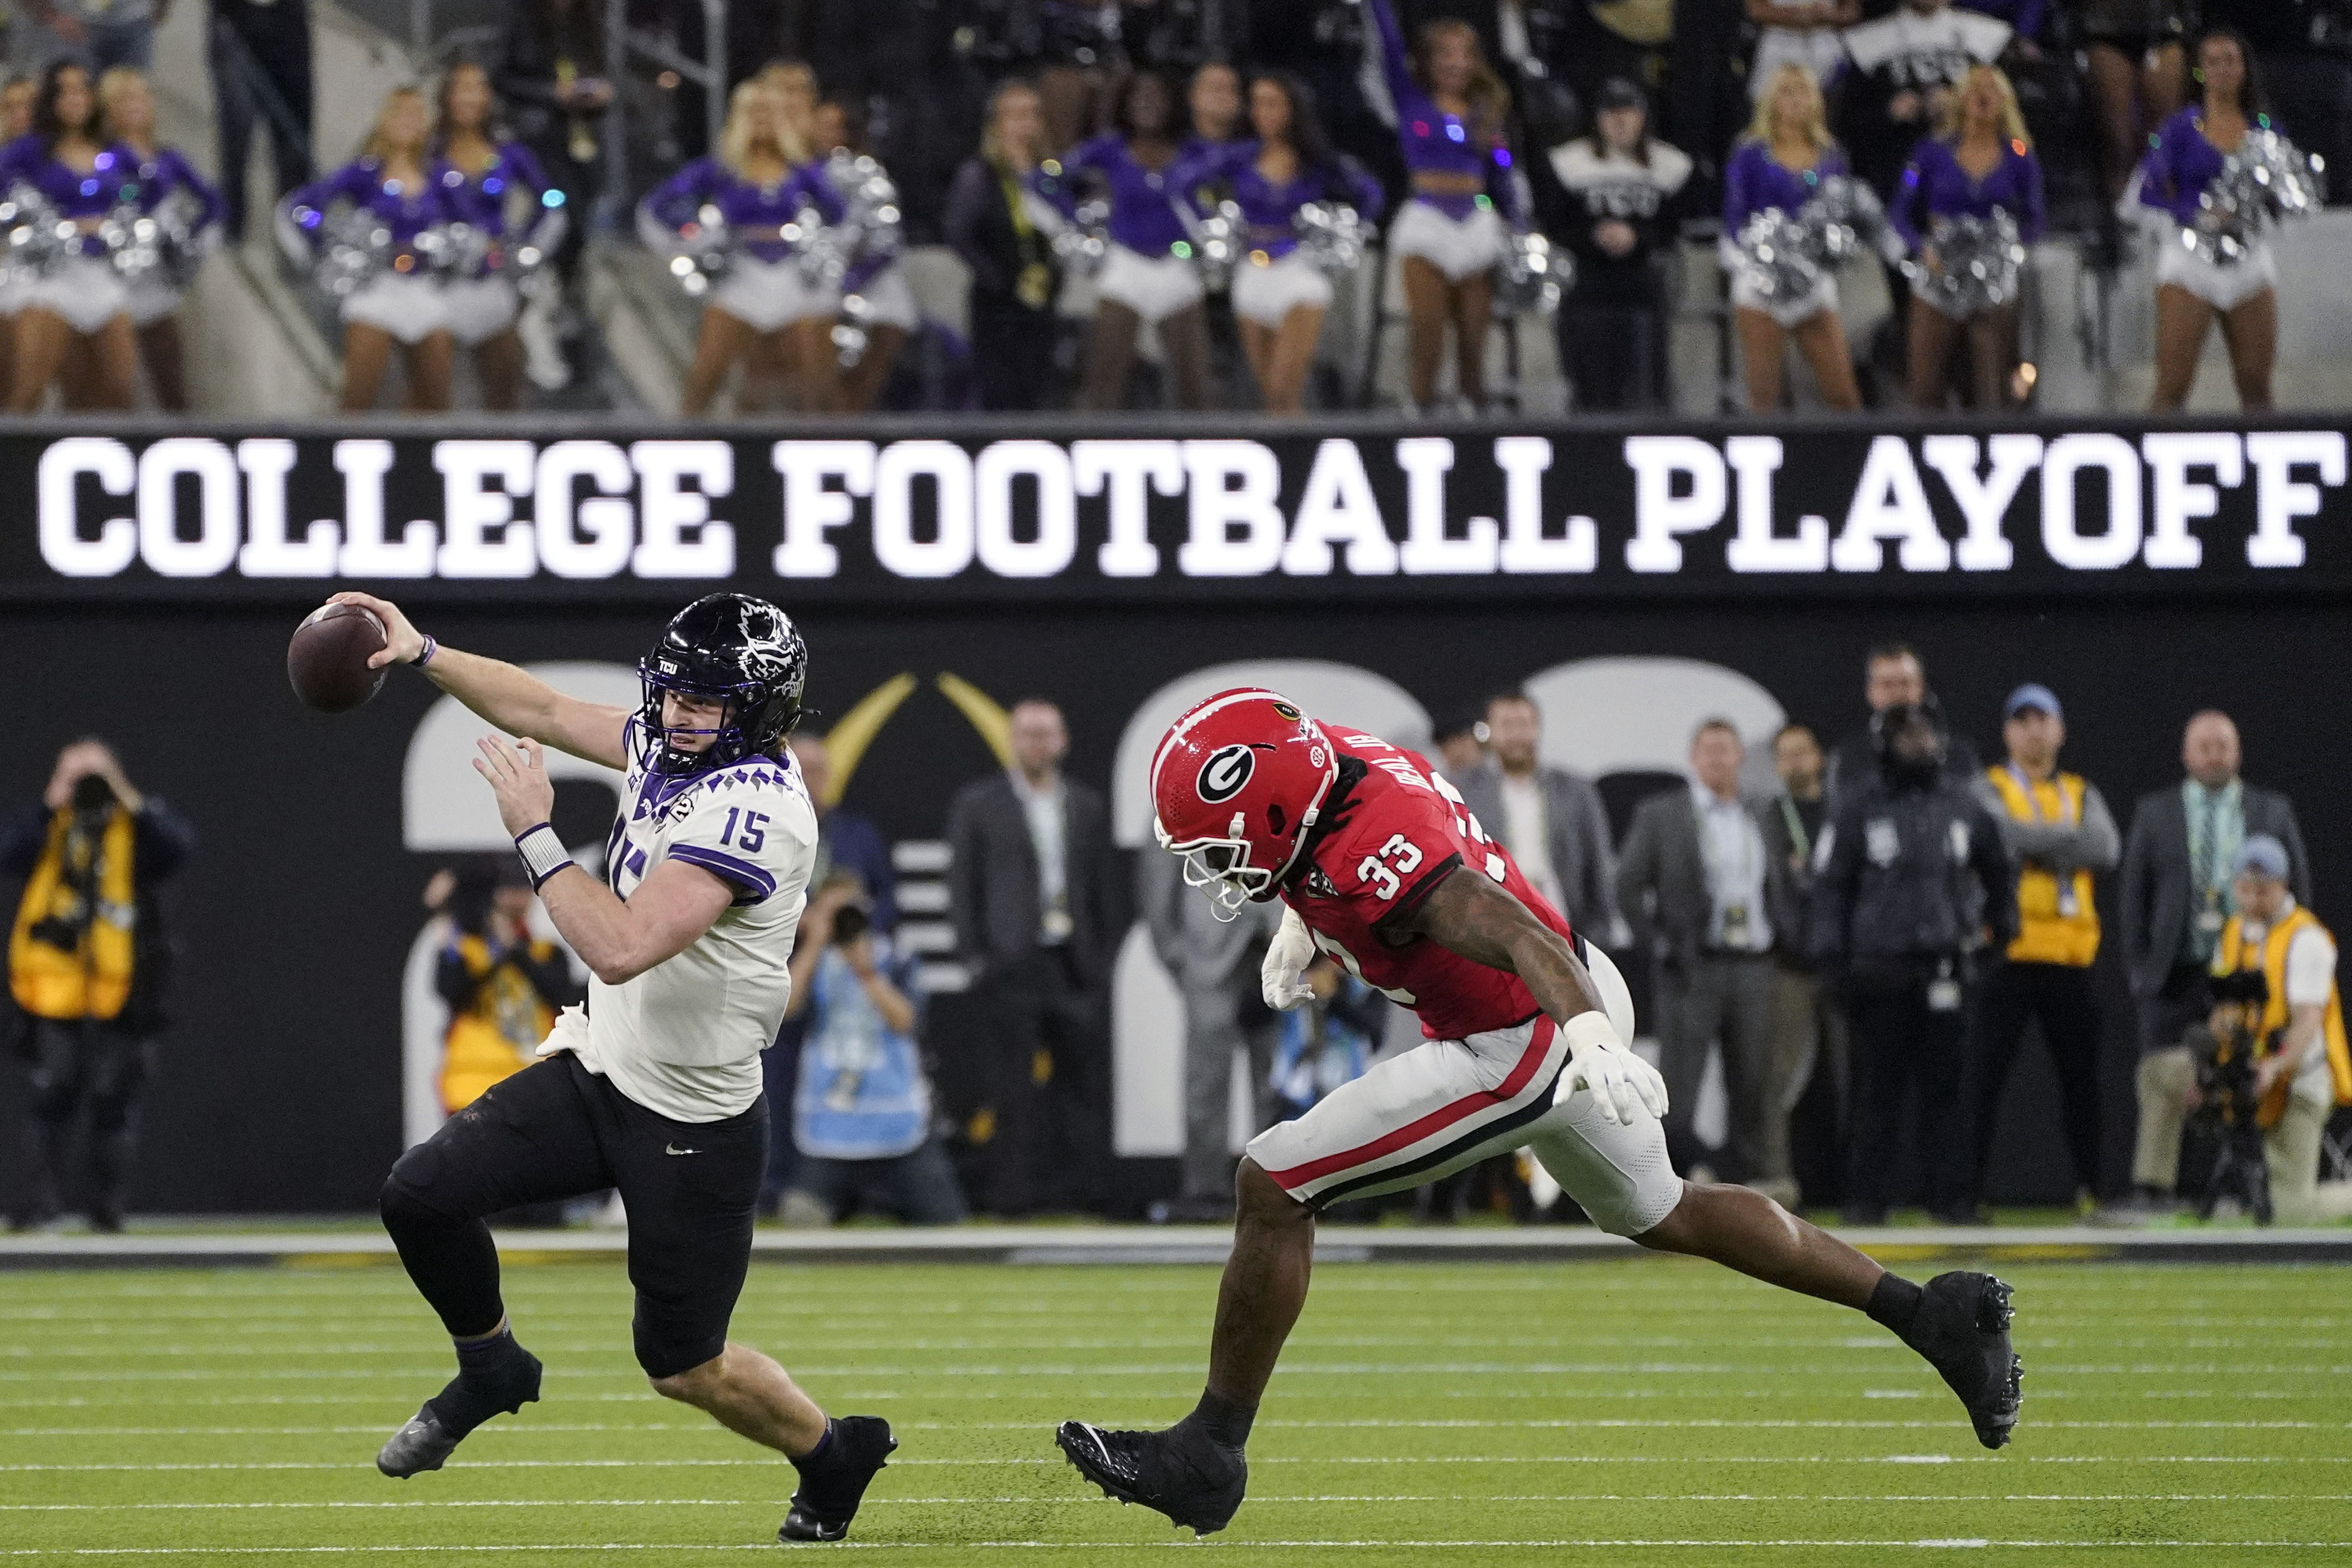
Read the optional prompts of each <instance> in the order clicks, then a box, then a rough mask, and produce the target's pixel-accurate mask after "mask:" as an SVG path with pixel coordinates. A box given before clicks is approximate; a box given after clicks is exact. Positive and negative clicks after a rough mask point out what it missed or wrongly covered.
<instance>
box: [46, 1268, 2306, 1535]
mask: <svg viewBox="0 0 2352 1568" xmlns="http://www.w3.org/2000/svg"><path fill="white" fill-rule="evenodd" d="M2003 1272H2004V1274H2005V1275H2006V1277H2008V1278H2009V1279H2011V1281H2013V1282H2014V1283H2015V1284H2016V1286H2017V1288H2018V1289H2017V1305H2018V1330H2017V1332H2018V1343H2019V1348H2020V1349H2021V1351H2022V1352H2023V1353H2024V1355H2025V1358H2026V1383H2025V1393H2026V1403H2025V1420H2024V1424H2023V1425H2022V1426H2021V1427H2020V1429H2019V1437H2018V1440H2017V1442H2016V1443H2015V1444H2014V1445H2013V1446H2012V1447H2011V1448H2009V1449H2008V1450H2006V1451H2005V1452H2003V1453H2001V1454H2000V1455H1998V1456H1994V1455H1989V1454H1987V1453H1985V1452H1984V1451H1983V1450H1982V1449H1980V1448H1978V1447H1977V1445H1976V1443H1975V1440H1974V1439H1973V1437H1971V1436H1970V1435H1969V1430H1968V1428H1967V1426H1966V1425H1965V1423H1964V1422H1963V1421H1962V1420H1961V1418H1960V1415H1959V1410H1958V1405H1957V1404H1956V1403H1955V1402H1953V1401H1952V1400H1951V1399H1950V1397H1949V1396H1948V1395H1947V1394H1946V1393H1945V1392H1944V1390H1943V1388H1942V1387H1941V1385H1938V1384H1937V1382H1936V1380H1935V1378H1934V1376H1933V1375H1932V1374H1930V1373H1929V1372H1928V1371H1927V1368H1926V1366H1925V1365H1924V1364H1921V1363H1920V1362H1918V1361H1917V1360H1916V1359H1915V1358H1914V1357H1913V1356H1912V1355H1911V1354H1910V1353H1909V1352H1907V1351H1906V1350H1904V1349H1902V1348H1901V1347H1900V1346H1898V1345H1897V1344H1895V1342H1894V1340H1893V1339H1892V1338H1891V1337H1890V1336H1888V1335H1886V1334H1885V1333H1881V1332H1880V1331H1879V1330H1877V1329H1876V1328H1874V1326H1872V1325H1871V1324H1870V1323H1869V1322H1867V1321H1865V1320H1864V1319H1863V1318H1862V1317H1860V1316H1859V1315H1858V1314H1853V1313H1846V1312H1838V1311H1835V1310H1833V1309H1832V1308H1829V1307H1825V1306H1820V1305H1817V1304H1815V1303H1812V1302H1809V1301H1800V1300H1798V1299H1796V1298H1794V1297H1790V1296H1786V1295H1782V1294H1780V1293H1777V1292H1775V1291H1769V1290H1767V1289H1765V1288H1763V1287H1761V1286H1758V1285H1753V1284H1750V1283H1748V1282H1746V1281H1741V1280H1738V1279H1737V1278H1735V1277H1733V1276H1731V1275H1729V1274H1727V1273H1723V1272H1720V1271H1717V1270H1711V1269H1709V1268H1707V1267H1706V1266H1703V1265H1699V1264H1695V1263H1687V1262H1684V1261H1680V1260H1646V1259H1645V1260H1631V1261H1626V1262H1622V1263H1583V1264H1549V1265H1524V1266H1509V1265H1475V1266H1474V1265H1429V1266H1375V1265H1368V1264H1330V1265H1327V1266H1326V1267H1325V1268H1324V1269H1323V1270H1321V1271H1320V1272H1319V1273H1318V1277H1317V1280H1316V1285H1315V1291H1314V1295H1313V1297H1312V1299H1311V1300H1310V1301H1308V1303H1307V1315H1306V1317H1305V1318H1304V1319H1303V1320H1302V1322H1300V1324H1299V1328H1298V1332H1297V1335H1296V1337H1294V1338H1293V1340H1292V1341H1291V1344H1290V1351H1289V1355H1288V1359H1287V1360H1286V1362H1285V1363H1284V1364H1283V1367H1282V1369H1281V1371H1280V1372H1279V1373H1278V1374H1277V1375H1276V1379H1275V1383H1274V1386H1273V1389H1272V1390H1271V1392H1270V1393H1269V1395H1268V1397H1267V1399H1266V1403H1265V1407H1264V1409H1263V1410H1262V1412H1261V1415H1260V1418H1259V1421H1258V1427H1257V1433H1256V1437H1255V1440H1254V1442H1253V1445H1252V1451H1251V1486H1252V1493H1251V1497H1250V1500H1249V1501H1248V1502H1246V1503H1244V1505H1243V1508H1242V1511H1241V1513H1240V1515H1239V1517H1238V1518H1237V1519H1236V1520H1235V1521H1234V1525H1233V1527H1232V1528H1231V1529H1229V1530H1227V1531H1224V1532H1223V1534H1222V1535H1219V1536H1213V1537H1211V1538H1210V1539H1209V1541H1208V1542H1203V1543H1202V1544H1201V1545H1199V1546H1195V1545H1193V1544H1192V1536H1191V1535H1190V1534H1189V1532H1183V1533H1180V1532H1178V1531H1174V1530H1173V1529H1171V1528H1170V1527H1168V1526H1166V1525H1165V1524H1164V1522H1163V1521H1160V1519H1159V1517H1158V1516H1157V1515H1155V1514H1150V1513H1147V1512H1145V1511H1142V1510H1140V1509H1133V1508H1128V1509H1122V1508H1119V1507H1118V1506H1117V1505H1115V1504H1112V1503H1108V1502H1106V1501H1104V1500H1102V1499H1101V1498H1100V1497H1099V1496H1098V1495H1097V1493H1095V1492H1094V1491H1093V1490H1092V1489H1090V1488H1087V1487H1086V1486H1084V1485H1083V1484H1082V1483H1081V1482H1080V1481H1079V1479H1078V1478H1077V1476H1076V1473H1075V1472H1074V1471H1072V1470H1070V1469H1068V1468H1067V1467H1066V1465H1065V1464H1064V1463H1063V1462H1062V1461H1061V1458H1060V1457H1059V1455H1058V1454H1056V1453H1055V1450H1054V1448H1053V1444H1052V1440H1051V1438H1052V1429H1053V1426H1054V1423H1055V1421H1056V1420H1058V1419H1060V1418H1062V1417H1064V1416H1085V1417H1087V1418H1088V1419H1092V1420H1097V1421H1104V1422H1109V1423H1114V1424H1150V1425H1158V1424H1161V1423H1164V1422H1166V1421H1168V1420H1171V1419H1172V1418H1173V1417H1175V1416H1179V1415H1181V1414H1182V1413H1183V1412H1184V1411H1185V1410H1187V1409H1189V1408H1190V1407H1191V1406H1192V1400H1193V1398H1194V1397H1195V1396H1196V1395H1197V1393H1198V1391H1199V1388H1200V1383H1201V1365H1202V1347H1203V1343H1204V1337H1205V1334H1206V1330H1207V1323H1208V1316H1209V1308H1210V1303H1211V1301H1212V1298H1213V1292H1214V1291H1215V1284H1216V1277H1215V1274H1214V1271H1213V1270H1207V1269H1201V1268H1177V1267H1166V1268H1140V1269H1129V1268H1119V1269H1113V1268H1068V1269H1045V1268H983V1267H970V1266H964V1267H953V1266H950V1267H931V1268H919V1267H883V1266H876V1267H850V1266H831V1267H818V1268H805V1269H797V1270H794V1269H786V1268H782V1267H776V1266H770V1265H761V1266H755V1267H754V1269H753V1271H752V1275H751V1285H750V1287H749V1289H748V1290H747V1291H746V1292H745V1295H744V1300H743V1304H742V1307H741V1309H740V1312H738V1314H737V1318H736V1334H737V1337H738V1338H740V1339H742V1340H745V1341H747V1342H749V1343H753V1344H756V1345H759V1346H761V1348H763V1349H766V1350H769V1351H772V1352H773V1353H775V1354H778V1355H779V1356H781V1357H782V1359H783V1360H784V1361H785V1363H786V1364H788V1365H790V1366H792V1367H793V1370H794V1371H795V1372H796V1373H798V1374H799V1375H801V1376H802V1378H803V1381H804V1382H805V1383H806V1385H807V1386H808V1387H809V1389H810V1390H811V1392H813V1393H814V1395H816V1396H817V1397H818V1398H819V1399H820V1400H821V1401H823V1402H824V1404H825V1405H826V1406H828V1407H829V1408H830V1409H832V1410H834V1411H835V1412H847V1411H868V1412H874V1413H877V1414H880V1415H884V1416H888V1417H889V1418H890V1419H891V1421H892V1422H893V1423H894V1424H895V1425H896V1427H897V1428H898V1435H899V1439H900V1444H901V1447H900V1449H899V1457H898V1460H897V1461H896V1462H895V1463H894V1464H893V1465H892V1467H891V1468H890V1469H888V1470H887V1471H885V1472H884V1473H883V1475H882V1477H881V1478H880V1479H878V1480H877V1483H876V1486H875V1490H873V1491H872V1492H871V1493H869V1494H868V1499H867V1502H866V1511H865V1512H864V1513H863V1514H861V1515H860V1517H859V1519H858V1521H857V1525H856V1531H855V1532H854V1535H853V1539H852V1543H851V1544H852V1545H853V1546H854V1547H856V1548H860V1549H861V1550H856V1551H855V1552H853V1553H852V1554H851V1555H852V1559H853V1560H854V1561H856V1562H859V1563H907V1564H925V1565H944V1564H950V1563H1004V1562H1006V1561H1007V1560H1010V1559H1018V1558H1028V1559H1034V1560H1037V1561H1040V1562H1048V1563H1136V1562H1147V1563H1148V1562H1150V1561H1153V1560H1154V1554H1156V1553H1158V1552H1162V1551H1164V1550H1167V1549H1171V1548H1173V1549H1175V1550H1181V1551H1195V1550H1207V1551H1212V1552H1216V1553H1217V1560H1218V1561H1219V1562H1223V1563H1234V1564H1236V1565H1240V1564H1245V1563H1246V1564H1256V1563H1267V1564H1272V1563H1280V1564H1285V1565H1305V1564H1327V1563H1476V1564H1501V1563H1543V1564H1547V1565H1559V1568H1566V1565H1570V1564H1578V1563H1608V1564H1611V1565H1612V1568H1622V1565H1626V1564H1634V1563H1678V1564H1690V1563H1741V1564H1748V1563H1756V1564H1776V1563H1806V1564H1813V1563H1832V1564H1863V1563H1885V1562H1887V1561H1890V1560H1893V1559H1903V1560H1916V1559H1917V1558H1919V1557H1921V1556H1922V1555H1924V1554H1925V1553H1924V1552H1922V1550H1921V1549H1922V1548H1976V1549H1977V1550H1975V1551H1974V1552H1969V1553H1968V1554H1967V1555H1968V1560H1969V1561H1975V1562H1984V1561H1987V1560H2001V1561H2012V1562H2019V1563H2036V1564H2055V1563H2078V1562H2079V1563H2100V1564H2115V1565H2121V1564H2126V1563H2168V1564H2179V1565H2183V1568H2186V1565H2187V1564H2190V1563H2195V1564H2199V1565H2200V1568H2203V1565H2205V1564H2215V1565H2222V1564H2236V1563H2272V1562H2292V1563H2352V1302H2347V1291H2352V1270H2344V1269H2334V1270H2331V1269H2326V1268H2307V1269H2300V1268H2284V1267H2271V1268H2263V1267H2240V1268H2189V1267H2170V1268H2167V1267H2147V1268H2135V1267H2124V1266H2119V1265H2100V1264H2064V1263H2041V1264H2031V1265H2018V1266H2015V1267H2012V1268H2009V1269H2005V1270H2003ZM509 1304H510V1305H511V1307H512V1309H513V1311H514V1315H515V1318H516V1321H517V1323H518V1326H519V1328H520V1333H521V1336H522V1339H523V1341H524V1343H527V1344H529V1345H530V1347H531V1348H532V1349H534V1350H535V1351H537V1352H538V1353H539V1354H540V1355H541V1357H542V1358H543V1359H544V1360H545V1361H546V1363H547V1369H548V1378H547V1394H546V1397H545V1399H544V1400H543V1401H542V1402H541V1404H539V1405H536V1406H531V1407H530V1408H529V1409H528V1410H527V1411H526V1412H525V1414H524V1415H522V1416H520V1417H519V1418H504V1417H502V1418H500V1419H499V1420H498V1421H495V1422H493V1423H491V1425H490V1426H488V1427H485V1428H483V1429H482V1430H481V1431H479V1432H478V1433H477V1434H475V1436H474V1437H472V1438H471V1439H469V1440H468V1442H467V1445H466V1446H465V1448H462V1449H460V1450H459V1452H458V1454H457V1458H455V1459H454V1460H453V1461H452V1462H451V1466H450V1468H449V1469H446V1470H443V1471H441V1472H440V1473H438V1474H435V1475H426V1476H420V1477H418V1478H417V1479H414V1480H410V1481H406V1482H394V1481H389V1480H386V1479H383V1477H381V1476H379V1475H377V1474H376V1472H375V1470H374V1468H373V1463H372V1460H373V1456H374V1454H375V1450H376V1447H377V1445H378V1443H379V1442H380V1441H381V1439H382V1438H383V1436H384V1434H385V1433H386V1432H388V1431H389V1430H390V1429H391V1428H393V1427H395V1426H397V1425H398V1424H399V1423H400V1422H401V1421H402V1420H403V1419H404V1418H405V1417H406V1416H408V1415H409V1414H410V1413H411V1412H412V1411H413V1410H414V1409H415V1406H416V1405H417V1403H418V1402H419V1400H421V1399H422V1398H423V1397H424V1396H425V1395H427V1394H430V1393H432V1392H433V1391H434V1390H435V1389H436V1388H437V1387H438V1386H439V1385H440V1384H441V1382H442V1381H443V1380H444V1378H445V1377H446V1375H447V1374H448V1371H449V1364H448V1353H447V1346H446V1341H444V1340H442V1339H441V1338H440V1337H439V1335H438V1334H437V1333H436V1325H435V1324H434V1323H433V1322H432V1320H431V1318H430V1317H429V1315H428V1314H427V1313H426V1312H425V1310H424V1308H423V1306H422V1305H421V1304H420V1303H419V1302H418V1301H416V1299H415V1296H414V1295H413V1294H412V1293H411V1292H410V1290H409V1287H408V1285H407V1282H406V1281H405V1280H404V1277H403V1276H402V1275H401V1274H400V1273H399V1271H398V1270H395V1269H392V1268H388V1267H382V1266H376V1267H360V1268H346V1269H316V1270H305V1269H273V1270H245V1271H233V1272H217V1273H200V1272H193V1271H176V1270H145V1271H139V1272H123V1273H99V1272H74V1271H66V1272H57V1273H0V1556H6V1557H10V1558H13V1559H20V1560H24V1561H28V1562H37V1561H44V1560H58V1561H62V1560H65V1559H67V1558H68V1557H72V1556H77V1555H84V1554H89V1553H93V1552H95V1553H98V1554H100V1555H111V1554H121V1555H126V1556H136V1557H137V1558H138V1559H139V1560H140V1561H142V1562H177V1561H185V1562H188V1563H197V1562H202V1563H219V1564H227V1563H281V1562H283V1561H285V1560H286V1558H287V1557H288V1556H289V1555H296V1554H299V1555H304V1556H323V1557H327V1558H330V1559H332V1558H337V1557H345V1556H348V1557H350V1558H353V1559H357V1560H362V1561H368V1560H376V1561H382V1560H386V1559H394V1558H397V1559H402V1560H408V1559H421V1560H424V1561H432V1560H434V1559H436V1558H441V1559H444V1560H448V1559H449V1558H450V1557H451V1556H452V1555H453V1554H455V1553H457V1552H463V1553H465V1555H464V1556H462V1557H457V1558H455V1560H456V1561H459V1562H464V1563H567V1562H577V1563H588V1562H599V1563H620V1562H644V1561H659V1562H664V1563H678V1562H698V1561H706V1560H708V1559H706V1558H702V1557H698V1556H688V1555H685V1554H686V1553H688V1552H781V1551H783V1550H786V1549H785V1548H782V1547H779V1546H777V1545H776V1544H774V1532H775V1528H776V1524H777V1521H779V1520H780V1519H781V1517H782V1503H783V1500H784V1498H785V1497H786V1496H787V1495H788V1494H789V1493H790V1491H791V1490H792V1479H791V1472H790V1471H789V1470H788V1469H785V1468H784V1467H783V1466H782V1464H781V1463H780V1462H778V1461H776V1460H774V1459H772V1458H763V1457H761V1455H760V1454H759V1453H758V1452H757V1451H755V1450H753V1449H751V1448H749V1447H748V1446H746V1445H745V1444H743V1443H742V1442H740V1440H738V1439H736V1438H733V1437H729V1436H728V1435H726V1434H725V1433H723V1432H721V1431H719V1429H717V1428H716V1427H712V1426H711V1425H709V1423H708V1422H706V1421H705V1420H704V1419H703V1418H702V1417H701V1416H698V1415H697V1414H695V1413H694V1412H692V1411H689V1410H687V1409H684V1408H683V1407H680V1406H673V1405H669V1404H667V1403H666V1402H664V1401H663V1400H661V1399H659V1398H657V1397H656V1396H654V1395H652V1394H651V1393H649V1392H648V1391H647V1390H646V1386H645V1384H644V1382H643V1380H642V1379H641V1378H640V1377H639V1376H638V1375H637V1373H636V1369H635V1364H634V1363H633V1362H632V1361H631V1359H630V1355H629V1351H628V1343H629V1340H628V1317H629V1299H628V1287H627V1283H626V1281H625V1279H624V1277H623V1275H622V1272H621V1270H620V1269H619V1267H618V1266H617V1265H616V1264H564V1265H558V1266H544V1267H536V1268H518V1269H514V1270H510V1271H509ZM795 1550H801V1551H809V1552H842V1551H843V1548H840V1547H835V1546H813V1547H803V1548H798V1549H795ZM722 1560H724V1559H722Z"/></svg>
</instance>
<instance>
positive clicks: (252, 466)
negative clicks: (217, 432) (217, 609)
mask: <svg viewBox="0 0 2352 1568" xmlns="http://www.w3.org/2000/svg"><path fill="white" fill-rule="evenodd" d="M294 456H295V448H294V444H293V443H292V442H291V441H289V440H288V439H286V438H285V437H284V436H282V435H257V436H255V437H254V438H252V439H251V440H249V441H240V442H238V443H237V444H236V465H237V466H238V467H239V468H242V469H244V470H245V548H244V549H241V550H239V551H237V555H236V570H238V572H240V573H241V574H243V575H244V576H247V577H332V576H334V575H335V548H336V546H337V545H339V544H340V543H341V541H342V532H343V531H342V529H341V528H337V527H336V526H335V525H334V524H333V523H331V522H327V521H324V520H320V521H318V522H314V523H312V524H311V525H310V527H309V528H305V529H304V530H303V531H302V542H301V543H300V544H299V545H298V544H296V543H294V542H293V541H292V540H291V539H289V538H287V537H286V476H287V475H289V474H290V473H292V472H293V470H294Z"/></svg>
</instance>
